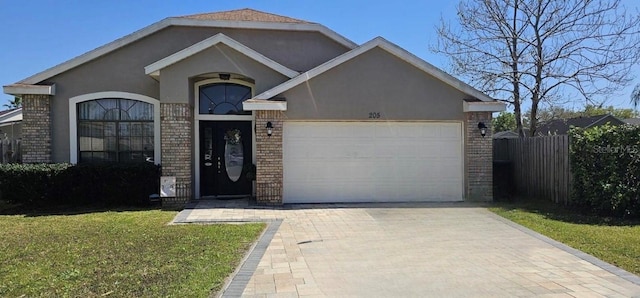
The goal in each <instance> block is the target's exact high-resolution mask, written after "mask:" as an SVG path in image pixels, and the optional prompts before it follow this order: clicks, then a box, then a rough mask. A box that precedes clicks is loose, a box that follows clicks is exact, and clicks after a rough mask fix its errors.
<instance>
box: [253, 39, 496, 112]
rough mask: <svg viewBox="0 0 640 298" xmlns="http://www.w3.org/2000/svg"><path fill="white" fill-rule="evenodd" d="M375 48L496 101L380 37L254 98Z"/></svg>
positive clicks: (279, 90)
mask: <svg viewBox="0 0 640 298" xmlns="http://www.w3.org/2000/svg"><path fill="white" fill-rule="evenodd" d="M375 47H379V48H381V49H383V50H385V51H387V52H389V53H390V54H392V55H394V56H396V57H398V58H399V59H401V60H404V61H405V62H407V63H409V64H411V65H413V66H415V67H417V68H418V69H420V70H422V71H424V72H425V73H427V74H429V75H432V76H434V77H436V78H438V79H439V80H440V81H442V82H444V83H445V84H448V85H450V86H451V87H453V88H455V89H457V90H459V91H461V92H463V93H465V94H467V95H470V96H472V97H474V98H477V99H478V100H480V101H483V102H495V101H496V100H495V99H493V98H491V97H489V96H488V95H486V94H484V93H483V92H481V91H479V90H477V89H475V88H473V87H471V86H470V85H468V84H466V83H464V82H462V81H461V80H459V79H457V78H455V77H453V76H451V75H449V74H447V73H446V72H444V71H442V70H440V69H438V68H437V67H435V66H433V65H431V64H430V63H428V62H426V61H424V60H422V59H420V58H418V57H417V56H415V55H413V54H411V53H410V52H408V51H406V50H405V49H402V48H401V47H399V46H397V45H395V44H393V43H391V42H389V41H387V40H386V39H384V38H382V37H376V38H374V39H372V40H370V41H368V42H366V43H364V44H362V45H361V46H359V47H357V48H355V49H353V50H351V51H349V52H346V53H344V54H342V55H340V56H338V57H336V58H333V59H331V60H329V61H327V62H325V63H323V64H321V65H319V66H317V67H315V68H313V69H311V70H309V71H307V72H305V73H303V74H301V75H299V76H297V77H295V78H293V79H291V80H289V81H287V82H284V83H282V84H280V85H278V86H276V87H274V88H272V89H270V90H267V91H265V92H263V93H261V94H259V95H258V96H256V97H255V98H256V99H269V98H271V97H273V96H276V95H278V94H281V93H283V92H285V91H287V90H289V89H291V88H293V87H295V86H297V85H299V84H302V83H303V82H306V81H308V80H310V79H312V78H314V77H316V76H318V75H320V74H322V73H324V72H326V71H328V70H330V69H332V68H334V67H336V66H338V65H340V64H342V63H344V62H346V61H349V60H351V59H353V58H355V57H358V56H359V55H361V54H363V53H366V52H368V51H369V50H371V49H373V48H375Z"/></svg>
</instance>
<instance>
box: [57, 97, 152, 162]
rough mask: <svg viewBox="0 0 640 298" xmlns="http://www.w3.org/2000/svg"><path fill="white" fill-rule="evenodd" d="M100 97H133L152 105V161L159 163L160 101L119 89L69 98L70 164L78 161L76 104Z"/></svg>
mask: <svg viewBox="0 0 640 298" xmlns="http://www.w3.org/2000/svg"><path fill="white" fill-rule="evenodd" d="M101 98H123V99H133V100H139V101H142V102H146V103H150V104H152V105H153V162H154V163H155V164H160V163H161V154H160V150H161V147H160V101H159V100H157V99H155V98H153V97H149V96H146V95H142V94H136V93H129V92H120V91H105V92H96V93H88V94H83V95H79V96H75V97H72V98H70V99H69V162H70V163H72V164H76V163H78V115H77V108H76V106H77V104H78V103H80V102H84V101H89V100H94V99H101Z"/></svg>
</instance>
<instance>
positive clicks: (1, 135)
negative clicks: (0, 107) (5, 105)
mask: <svg viewBox="0 0 640 298" xmlns="http://www.w3.org/2000/svg"><path fill="white" fill-rule="evenodd" d="M5 138H6V139H9V140H15V139H20V138H22V108H13V109H8V110H4V111H0V141H1V140H4V139H5Z"/></svg>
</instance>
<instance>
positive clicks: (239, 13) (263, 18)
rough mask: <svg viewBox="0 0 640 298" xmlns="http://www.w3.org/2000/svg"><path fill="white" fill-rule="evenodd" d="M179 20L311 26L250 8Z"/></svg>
mask: <svg viewBox="0 0 640 298" xmlns="http://www.w3.org/2000/svg"><path fill="white" fill-rule="evenodd" d="M180 18H186V19H196V20H217V21H249V22H274V23H298V24H312V23H311V22H307V21H304V20H299V19H294V18H290V17H285V16H281V15H277V14H272V13H266V12H262V11H257V10H254V9H250V8H244V9H237V10H229V11H221V12H214V13H200V14H193V15H188V16H182V17H180Z"/></svg>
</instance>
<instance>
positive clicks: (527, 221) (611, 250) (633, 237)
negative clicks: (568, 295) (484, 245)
mask: <svg viewBox="0 0 640 298" xmlns="http://www.w3.org/2000/svg"><path fill="white" fill-rule="evenodd" d="M490 209H491V211H493V212H495V213H497V214H498V215H500V216H502V217H504V218H507V219H509V220H511V221H513V222H516V223H518V224H521V225H523V226H525V227H527V228H529V229H532V230H534V231H536V232H538V233H540V234H543V235H545V236H547V237H549V238H552V239H555V240H557V241H559V242H562V243H564V244H566V245H569V246H571V247H573V248H576V249H579V250H581V251H584V252H586V253H588V254H591V255H593V256H595V257H597V258H599V259H601V260H603V261H605V262H607V263H610V264H613V265H616V266H618V267H620V268H623V269H624V270H627V271H629V272H632V273H634V274H637V275H640V222H638V221H625V220H621V219H615V218H608V217H597V216H588V215H582V214H580V213H578V212H574V211H571V210H568V209H567V208H565V207H563V206H555V205H553V204H552V203H540V202H538V203H536V202H534V203H526V204H525V203H522V204H506V203H505V204H499V205H498V206H497V207H494V208H490Z"/></svg>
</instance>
